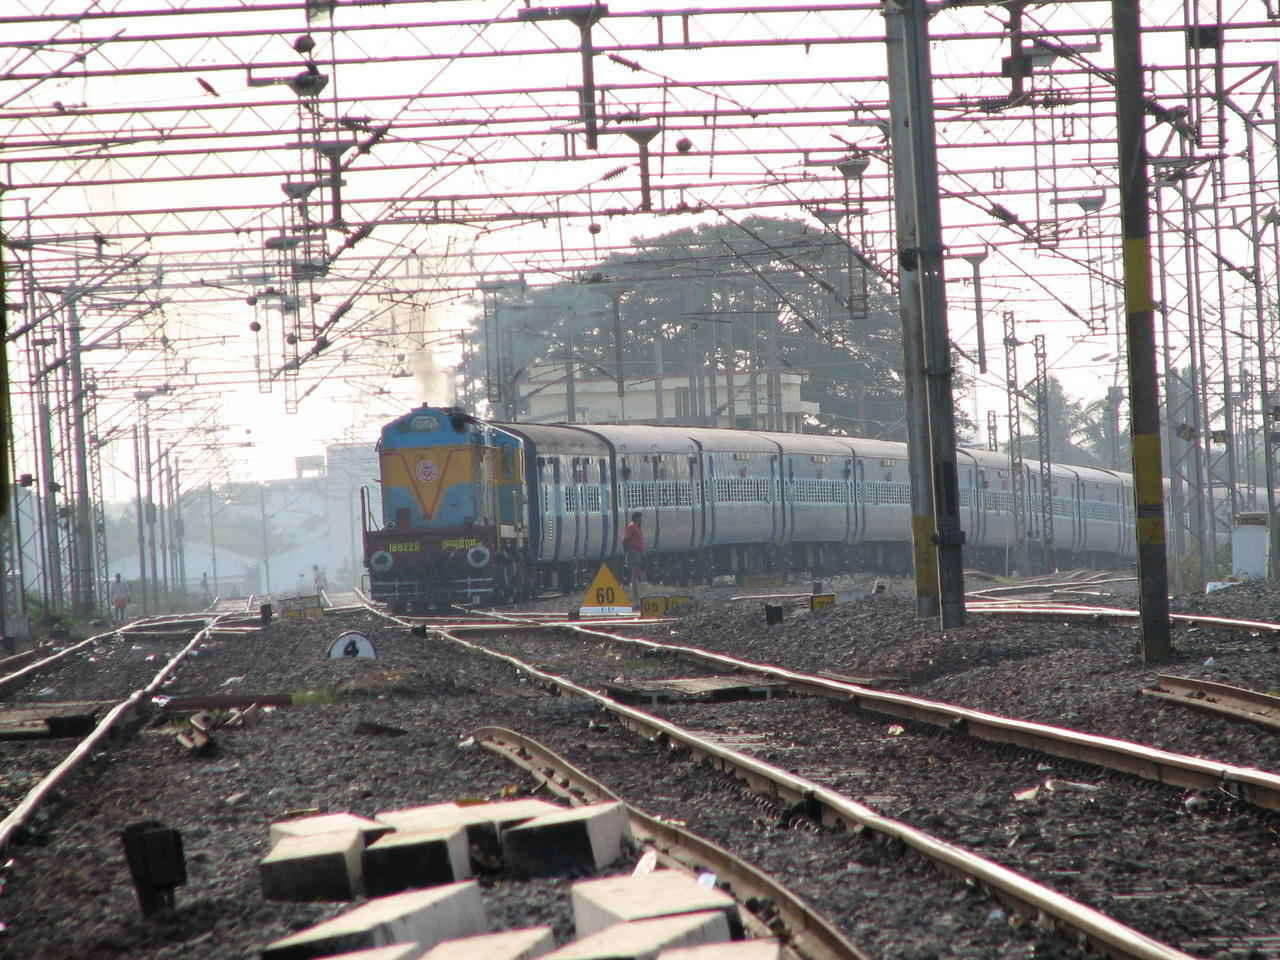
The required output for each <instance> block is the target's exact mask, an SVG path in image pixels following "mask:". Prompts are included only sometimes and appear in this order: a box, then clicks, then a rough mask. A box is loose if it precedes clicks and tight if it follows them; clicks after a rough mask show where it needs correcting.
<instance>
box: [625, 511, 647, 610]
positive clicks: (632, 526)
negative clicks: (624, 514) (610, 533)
mask: <svg viewBox="0 0 1280 960" xmlns="http://www.w3.org/2000/svg"><path fill="white" fill-rule="evenodd" d="M643 519H644V518H643V517H641V516H640V511H638V510H637V511H636V512H635V513H633V514H632V515H631V522H630V523H628V524H627V525H626V527H624V528H623V530H622V555H623V557H624V559H625V560H626V564H627V578H628V582H629V585H628V589H629V590H630V592H631V602H632V604H633V605H635V606H637V607H638V606H639V605H640V566H641V564H643V563H644V549H645V544H644V530H642V529H641V528H640V524H641V522H642V520H643Z"/></svg>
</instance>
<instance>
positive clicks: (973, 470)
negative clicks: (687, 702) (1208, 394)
mask: <svg viewBox="0 0 1280 960" xmlns="http://www.w3.org/2000/svg"><path fill="white" fill-rule="evenodd" d="M378 457H379V471H380V484H381V492H382V511H381V513H382V515H381V518H376V517H374V516H372V512H371V510H370V508H369V506H368V503H369V501H368V498H367V497H366V498H364V499H363V501H362V502H363V503H364V509H363V510H362V513H363V516H364V520H363V528H364V557H365V564H366V566H367V568H368V574H369V584H370V593H371V596H372V598H373V599H374V600H378V601H383V602H386V603H388V604H390V605H391V606H392V608H393V609H398V610H416V611H425V610H430V609H436V608H443V607H447V606H448V605H450V604H452V603H470V604H474V603H480V602H493V603H504V602H511V601H515V600H520V599H524V598H527V597H530V596H532V595H534V594H536V593H537V592H539V591H541V590H546V589H559V590H568V589H571V588H573V587H575V586H579V585H581V584H583V583H584V582H585V581H586V580H588V579H589V578H590V577H591V576H592V575H593V574H594V572H595V571H596V570H597V569H598V568H599V566H600V564H601V563H603V562H605V561H609V560H617V559H619V558H620V556H621V553H622V531H623V527H624V526H625V525H626V522H627V517H629V516H630V515H631V514H633V513H635V512H637V511H639V512H640V513H641V515H642V517H643V525H644V531H645V536H646V539H647V541H648V543H647V551H646V554H645V565H646V575H647V576H648V578H650V579H652V580H655V581H659V582H678V583H689V582H705V581H707V580H709V579H710V578H711V577H713V576H716V575H721V574H749V573H756V572H765V571H773V570H776V571H788V570H796V571H799V570H807V571H811V572H812V573H813V574H814V575H818V576H821V575H827V574H830V573H833V572H836V571H838V570H844V569H868V570H877V571H885V572H891V573H892V572H903V573H905V572H908V571H910V569H911V486H910V480H909V477H908V473H907V448H906V445H905V444H902V443H895V442H891V441H885V440H865V439H859V438H854V437H831V436H819V435H814V434H797V433H765V432H756V431H749V430H728V429H715V428H708V427H683V426H645V425H627V424H623V425H605V424H592V425H586V424H529V423H496V422H490V421H484V420H480V419H477V418H475V417H473V416H471V415H470V414H468V413H466V412H465V411H463V410H460V409H456V408H442V407H431V406H423V407H420V408H418V409H416V410H412V411H410V412H409V413H407V414H405V415H404V416H401V417H398V418H396V419H395V420H393V421H391V422H390V423H388V424H387V425H386V426H384V427H383V429H382V431H381V437H380V440H379V443H378ZM958 460H959V465H958V474H959V491H958V492H959V505H960V509H961V513H962V519H963V527H964V530H965V551H966V563H968V564H970V565H977V566H984V567H987V568H990V569H1005V568H1006V567H1007V565H1008V564H1009V562H1010V556H1011V551H1012V550H1013V549H1014V548H1015V545H1016V540H1015V537H1016V530H1017V526H1016V523H1015V520H1016V518H1015V516H1014V512H1013V511H1014V503H1015V499H1014V493H1013V483H1012V478H1011V477H1010V473H1009V469H1010V465H1009V459H1008V457H1006V456H1005V455H1003V454H999V453H993V452H990V451H986V450H975V449H963V448H962V449H961V450H960V451H959V457H958ZM1023 469H1024V470H1025V477H1024V489H1025V491H1026V496H1025V498H1024V509H1025V511H1026V512H1025V515H1024V536H1025V538H1026V540H1027V541H1028V542H1029V543H1030V544H1031V555H1032V556H1034V557H1039V556H1041V555H1042V554H1043V552H1044V541H1045V539H1046V533H1047V531H1045V530H1043V529H1042V528H1041V526H1042V519H1041V518H1042V516H1043V513H1042V504H1043V501H1042V498H1043V497H1048V498H1049V499H1050V504H1051V510H1052V518H1053V523H1052V536H1051V537H1050V538H1048V539H1050V541H1051V543H1050V546H1049V555H1050V556H1051V557H1052V562H1053V563H1054V564H1055V565H1057V564H1061V565H1083V566H1091V567H1114V566H1118V565H1123V564H1127V563H1130V562H1132V561H1133V560H1134V558H1135V540H1134V532H1133V516H1132V511H1133V491H1132V478H1131V477H1130V476H1129V474H1126V473H1121V472H1118V471H1114V470H1104V469H1098V468H1092V467H1074V466H1067V465H1064V464H1053V465H1052V468H1051V471H1050V476H1051V479H1052V484H1051V486H1052V489H1049V490H1042V489H1041V478H1040V466H1039V464H1038V463H1037V462H1035V461H1032V460H1026V461H1024V462H1023Z"/></svg>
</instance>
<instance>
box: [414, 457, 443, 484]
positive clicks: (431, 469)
mask: <svg viewBox="0 0 1280 960" xmlns="http://www.w3.org/2000/svg"><path fill="white" fill-rule="evenodd" d="M418 479H419V480H421V481H422V482H423V483H434V482H435V481H436V480H438V479H440V468H439V467H437V466H436V465H435V463H433V462H432V461H430V460H419V461H418Z"/></svg>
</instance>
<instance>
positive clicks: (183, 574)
mask: <svg viewBox="0 0 1280 960" xmlns="http://www.w3.org/2000/svg"><path fill="white" fill-rule="evenodd" d="M169 477H170V481H171V488H170V490H171V492H170V494H169V502H170V503H171V504H172V505H173V555H174V556H173V571H174V573H173V577H174V580H175V581H177V584H178V590H179V592H181V593H182V594H183V595H184V596H185V594H186V592H187V551H186V545H185V542H184V539H185V538H184V533H185V531H184V530H183V528H182V526H183V525H182V460H181V459H179V458H178V457H174V458H173V465H172V466H171V468H170V470H169Z"/></svg>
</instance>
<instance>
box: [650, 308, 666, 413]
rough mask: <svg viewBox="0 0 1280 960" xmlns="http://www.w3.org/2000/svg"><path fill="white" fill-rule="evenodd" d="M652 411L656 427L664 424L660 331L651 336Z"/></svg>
mask: <svg viewBox="0 0 1280 960" xmlns="http://www.w3.org/2000/svg"><path fill="white" fill-rule="evenodd" d="M653 373H654V376H653V410H654V416H655V418H656V419H657V421H658V426H662V425H663V424H664V423H665V422H666V419H667V418H666V410H665V409H664V405H663V402H662V401H663V398H662V391H663V381H662V330H661V329H659V330H657V331H656V332H655V333H654V335H653Z"/></svg>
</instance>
